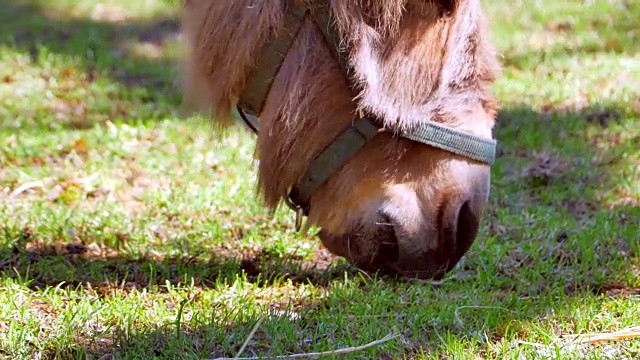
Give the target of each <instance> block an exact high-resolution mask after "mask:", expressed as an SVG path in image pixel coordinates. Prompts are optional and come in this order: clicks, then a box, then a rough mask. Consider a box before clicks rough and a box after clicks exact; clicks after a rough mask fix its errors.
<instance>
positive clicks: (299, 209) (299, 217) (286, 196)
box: [282, 189, 304, 232]
mask: <svg viewBox="0 0 640 360" xmlns="http://www.w3.org/2000/svg"><path fill="white" fill-rule="evenodd" d="M290 193H291V192H290V191H289V190H286V189H285V191H284V194H283V195H282V198H283V199H284V203H285V204H287V207H289V209H291V210H293V211H294V212H295V213H296V222H295V229H296V232H300V229H302V218H303V217H304V209H303V208H302V206H298V205H296V204H294V203H293V201H292V200H291V197H290V196H289V194H290Z"/></svg>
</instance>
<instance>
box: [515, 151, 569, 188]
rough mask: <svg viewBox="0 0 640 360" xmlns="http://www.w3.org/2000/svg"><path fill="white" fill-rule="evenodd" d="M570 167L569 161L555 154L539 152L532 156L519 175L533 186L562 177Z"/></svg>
mask: <svg viewBox="0 0 640 360" xmlns="http://www.w3.org/2000/svg"><path fill="white" fill-rule="evenodd" d="M569 169H571V163H570V162H569V161H568V160H566V159H563V158H561V157H559V156H557V155H554V154H550V153H541V154H537V155H535V156H534V158H533V160H532V161H531V164H530V165H529V166H528V167H526V168H525V169H524V170H523V171H522V174H521V176H522V177H526V178H527V179H528V180H529V182H530V183H531V184H532V185H533V186H535V187H538V186H547V185H549V184H550V183H551V182H552V181H554V180H557V179H559V178H560V177H562V176H563V175H564V174H565V173H566V172H567V170H569Z"/></svg>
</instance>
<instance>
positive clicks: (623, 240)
mask: <svg viewBox="0 0 640 360" xmlns="http://www.w3.org/2000/svg"><path fill="white" fill-rule="evenodd" d="M101 3H102V4H103V5H101V6H100V7H96V6H95V5H93V4H94V2H93V1H83V0H65V1H56V2H52V1H44V0H38V1H36V0H23V1H18V0H0V357H6V358H11V359H20V358H29V359H32V358H39V359H52V358H61V359H62V358H64V359H69V358H78V359H80V358H82V359H85V358H93V359H97V358H102V359H108V358H127V359H128V358H150V357H162V358H172V359H174V358H201V359H202V358H215V357H218V356H227V357H231V356H234V355H235V354H236V352H237V351H238V350H239V349H240V347H241V346H242V344H243V342H244V341H245V339H246V337H247V336H248V334H249V332H250V331H251V329H252V327H253V326H254V324H255V323H256V321H257V320H258V319H259V318H260V317H261V316H263V314H267V317H266V318H265V320H264V322H263V323H262V324H261V325H260V327H259V328H258V330H257V332H256V333H255V335H254V336H253V338H252V340H251V342H249V344H248V346H247V348H246V350H245V351H244V353H243V356H253V355H258V354H262V355H283V354H292V353H301V352H312V351H327V350H333V349H337V348H341V347H347V346H354V345H360V344H364V343H368V342H370V341H373V340H376V339H379V338H382V337H384V336H385V335H387V334H388V333H392V332H393V333H397V334H400V335H401V337H400V338H396V339H394V340H392V341H389V342H386V343H384V344H382V345H379V346H376V347H373V348H370V349H367V350H364V351H359V352H354V353H352V354H349V355H346V356H341V357H340V358H353V359H364V358H369V359H370V358H398V359H442V358H454V359H459V358H465V359H476V358H489V359H521V358H527V359H529V358H545V357H549V356H558V357H561V358H588V359H601V358H607V357H608V358H616V359H622V358H628V359H632V358H638V357H640V340H625V341H618V342H605V343H603V344H597V345H578V344H571V343H570V342H569V341H568V340H567V339H566V338H563V335H566V334H578V333H587V332H611V331H616V330H620V329H622V328H625V327H627V326H633V325H635V326H638V325H640V222H639V219H640V209H639V207H638V205H639V203H640V202H639V200H640V180H639V179H640V171H639V169H640V138H639V136H640V135H639V134H640V52H639V50H640V6H637V5H636V4H635V3H634V1H629V0H626V1H625V0H615V1H605V0H595V1H591V2H588V3H585V2H583V1H577V0H573V1H565V2H554V1H551V0H541V1H535V2H531V1H497V2H496V1H494V2H491V1H485V2H484V8H485V9H486V11H487V14H488V16H489V18H490V19H491V26H492V27H491V36H492V38H493V40H494V42H495V43H496V45H497V47H498V51H499V54H500V60H501V62H502V63H503V64H504V66H505V68H504V74H503V77H502V78H500V80H499V81H498V82H497V83H496V84H495V86H494V88H493V89H494V92H495V94H496V96H497V97H498V99H499V101H500V104H501V106H502V111H501V113H500V116H499V120H498V125H497V128H496V137H497V139H498V140H499V148H500V150H499V157H498V159H497V162H496V164H495V166H494V167H493V169H492V176H493V177H492V193H491V197H490V203H489V206H488V210H487V215H486V217H485V219H484V221H483V226H482V228H481V231H480V233H479V236H478V239H477V241H476V242H475V244H474V246H473V247H472V248H471V250H470V251H469V253H468V254H467V256H466V259H465V261H464V263H463V264H462V265H461V266H460V267H459V268H458V269H457V270H456V271H455V272H454V273H453V274H452V275H451V277H449V278H447V280H446V281H445V282H444V283H443V284H441V285H434V284H425V283H407V282H400V281H396V280H393V279H388V278H377V277H374V278H371V277H369V276H367V275H364V274H362V273H360V272H358V271H357V270H356V269H353V268H352V267H351V266H349V265H348V264H346V263H345V262H344V261H343V260H341V259H337V258H334V257H331V256H330V255H328V254H327V252H326V251H325V250H323V249H322V247H321V245H320V243H319V241H318V240H317V239H316V238H315V237H314V236H313V235H314V234H313V233H311V234H309V235H307V236H303V235H300V234H296V233H295V231H294V230H293V221H294V219H293V217H292V214H291V213H290V212H289V211H287V210H285V209H281V210H279V211H278V212H277V213H276V216H275V218H273V219H272V218H270V217H269V216H268V214H267V212H266V211H265V210H264V209H263V208H262V207H261V206H260V204H259V203H258V200H257V197H256V196H255V190H254V185H255V180H256V172H255V166H254V164H253V146H254V139H253V138H252V136H251V135H250V134H249V133H248V132H246V131H245V130H243V129H241V128H238V129H236V130H233V131H231V133H230V134H229V135H228V136H226V137H225V138H224V141H223V144H221V145H216V144H215V143H214V141H213V139H212V137H211V132H210V130H211V129H210V127H209V126H208V124H207V123H206V122H204V121H203V120H202V119H197V118H185V117H184V116H183V115H182V112H181V104H180V93H179V88H178V86H177V85H176V83H177V81H176V79H177V75H178V72H177V63H176V58H177V54H178V51H179V42H178V40H177V38H176V37H175V31H176V29H177V22H178V18H177V13H176V12H175V7H174V6H172V5H171V4H170V2H169V1H161V0H157V1H142V0H129V1H123V0H110V1H101ZM25 184H27V185H28V184H31V185H30V187H29V188H28V189H26V190H24V191H23V192H21V193H20V194H18V195H16V196H11V195H12V193H14V191H16V190H17V189H20V187H21V186H23V185H25ZM527 343H538V344H542V345H544V346H545V347H541V346H540V345H532V344H527ZM103 356H104V357H103Z"/></svg>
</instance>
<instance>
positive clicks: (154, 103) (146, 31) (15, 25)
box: [0, 0, 181, 130]
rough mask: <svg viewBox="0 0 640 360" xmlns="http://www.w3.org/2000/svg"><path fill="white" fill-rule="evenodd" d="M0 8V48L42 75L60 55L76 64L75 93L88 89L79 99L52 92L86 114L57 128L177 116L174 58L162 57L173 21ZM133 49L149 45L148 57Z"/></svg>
mask: <svg viewBox="0 0 640 360" xmlns="http://www.w3.org/2000/svg"><path fill="white" fill-rule="evenodd" d="M0 8H1V10H0V46H5V47H6V48H7V49H9V50H10V51H16V52H19V53H22V54H28V56H29V58H30V60H31V63H32V64H37V65H38V66H39V67H40V68H43V69H48V68H49V67H53V68H54V69H55V68H56V66H58V67H59V66H60V64H58V63H57V62H56V63H55V64H53V63H52V59H51V58H50V57H49V55H51V54H53V55H62V56H64V58H65V59H71V60H70V61H72V63H73V64H76V65H77V67H76V68H74V69H73V71H76V70H77V71H80V72H84V74H76V73H73V75H71V76H73V79H74V81H76V84H75V87H76V88H78V87H80V88H84V89H86V90H87V91H88V93H87V94H86V95H83V96H82V97H83V99H79V100H78V99H76V98H75V97H74V96H73V95H68V94H66V93H65V92H62V93H54V96H57V97H59V98H60V100H61V101H62V102H66V103H68V106H71V107H76V108H79V107H82V110H83V111H81V112H80V115H78V116H76V117H78V119H74V120H73V121H68V122H64V121H60V119H57V120H58V121H59V122H61V124H56V125H62V126H57V128H62V129H65V128H71V129H76V128H87V127H92V126H93V125H94V124H95V123H96V122H99V121H100V120H102V119H104V117H105V116H107V117H108V119H109V120H112V121H125V122H126V121H138V120H139V119H144V120H147V119H152V120H153V119H162V118H164V117H168V116H172V115H174V114H176V113H178V112H179V111H180V110H181V94H180V89H179V84H178V67H177V64H176V61H175V59H171V58H170V57H169V56H167V54H166V53H165V49H166V47H167V46H168V44H170V43H171V42H172V41H174V40H176V39H177V38H178V31H179V19H178V18H177V17H172V16H160V17H152V18H150V19H146V18H145V19H134V20H123V21H119V22H115V21H107V20H104V21H102V20H92V19H90V18H86V17H71V18H66V17H64V15H66V14H59V15H60V16H58V15H56V14H55V11H54V10H48V9H45V8H44V7H41V6H40V5H36V4H32V3H29V2H21V1H11V0H3V1H0ZM132 44H133V45H132ZM136 44H137V45H142V46H147V48H148V49H150V50H149V52H150V53H149V54H147V53H144V51H142V52H136V51H135V50H132V48H131V46H135V45H136ZM128 46H129V47H128ZM61 71H63V75H69V74H71V73H70V71H71V69H69V70H64V69H62V70H61ZM64 72H67V74H65V73H64ZM63 75H61V76H63ZM43 76H48V75H43ZM7 77H8V78H6V79H5V80H4V81H5V82H9V83H10V82H11V81H12V80H11V77H12V76H11V74H9V75H7ZM105 81H106V82H105ZM113 82H115V83H116V84H117V86H119V87H121V89H119V90H118V91H113V89H112V88H109V85H108V83H113ZM91 85H95V86H93V87H91ZM96 92H99V94H96ZM92 96H95V99H94V98H91V97H92ZM96 102H98V104H95V103H96ZM34 105H36V106H37V104H34ZM18 115H19V114H18ZM47 115H49V114H47V113H46V112H44V113H42V114H40V113H38V114H36V115H35V116H36V117H40V118H46V117H47ZM48 119H51V120H47V121H49V122H52V121H55V120H56V119H55V118H53V117H50V118H48ZM0 120H1V119H0ZM103 121H104V120H103ZM3 123H4V122H3V121H0V128H1V127H5V126H9V125H7V124H3ZM36 123H37V121H36ZM37 125H38V126H39V127H40V130H47V129H48V128H49V125H51V124H48V123H44V124H38V123H37Z"/></svg>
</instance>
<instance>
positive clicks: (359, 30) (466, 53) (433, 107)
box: [183, 0, 499, 233]
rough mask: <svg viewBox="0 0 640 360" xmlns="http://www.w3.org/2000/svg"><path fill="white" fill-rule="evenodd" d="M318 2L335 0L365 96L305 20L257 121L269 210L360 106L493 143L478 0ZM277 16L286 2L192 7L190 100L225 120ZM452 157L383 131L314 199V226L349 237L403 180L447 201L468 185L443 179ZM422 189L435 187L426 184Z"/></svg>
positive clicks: (492, 65) (398, 124) (395, 124)
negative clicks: (369, 209) (378, 201)
mask: <svg viewBox="0 0 640 360" xmlns="http://www.w3.org/2000/svg"><path fill="white" fill-rule="evenodd" d="M307 1H311V0H307ZM313 1H331V6H332V9H333V14H334V17H335V19H336V20H337V23H338V26H339V29H340V30H341V33H342V34H343V41H346V42H348V43H349V44H350V45H351V47H352V52H351V53H350V55H349V59H350V63H351V65H352V66H353V68H354V73H353V76H354V78H355V79H356V80H357V81H358V83H359V84H360V86H361V88H362V92H361V93H360V94H351V93H350V90H349V87H348V84H347V79H345V78H344V77H343V76H342V75H341V72H340V70H339V68H338V66H337V63H336V61H335V60H334V59H333V58H332V57H331V55H330V52H329V49H328V48H327V45H326V43H325V42H324V39H323V37H322V34H321V32H320V31H319V29H318V27H317V26H316V25H315V24H314V23H313V22H312V21H311V19H306V20H305V23H304V24H303V28H302V30H301V31H300V33H299V35H298V37H297V38H296V40H295V42H294V44H293V46H292V48H291V50H290V52H289V54H288V55H287V57H286V59H285V61H284V63H283V64H282V67H281V69H280V71H279V74H278V76H277V77H276V78H275V80H274V83H273V85H272V88H271V91H270V93H269V95H268V98H267V100H266V102H265V105H264V108H263V112H262V114H261V131H260V136H259V138H258V143H257V152H258V154H259V156H260V159H261V162H260V166H259V188H260V189H261V192H262V194H263V195H264V199H265V202H266V204H267V205H268V206H269V207H271V208H275V207H276V206H277V204H278V203H279V201H280V197H281V196H282V194H283V192H284V191H285V189H287V188H288V187H289V186H291V185H293V184H294V183H295V182H296V181H297V180H298V179H299V178H300V176H302V174H303V172H304V171H305V170H306V168H307V166H308V164H309V163H310V161H311V160H312V159H313V158H314V157H315V156H316V155H317V154H318V153H319V152H320V151H321V150H322V148H324V147H325V146H326V145H327V144H328V143H330V142H331V140H332V139H333V138H335V136H336V135H337V134H338V133H340V132H341V131H342V130H344V129H345V128H346V127H348V126H349V125H350V124H351V121H352V119H353V116H354V114H355V112H356V111H357V110H363V111H365V112H367V113H369V114H372V115H374V116H375V117H376V118H377V119H379V121H380V122H381V123H382V124H384V126H385V127H387V128H389V129H391V130H400V129H402V128H405V127H407V126H410V125H413V124H416V123H419V122H420V121H425V120H432V121H437V122H441V123H445V124H449V125H451V126H454V127H456V128H458V129H461V130H465V131H469V132H472V133H476V134H478V135H481V136H486V137H490V136H491V133H490V131H491V130H490V129H491V127H492V125H493V121H494V120H493V119H494V115H495V111H496V105H495V103H494V101H493V98H492V97H491V95H490V93H489V90H488V85H489V83H490V82H492V81H493V80H494V78H495V76H496V73H497V71H498V70H499V68H498V65H497V63H496V61H495V59H494V55H493V52H492V49H491V47H490V46H489V44H488V43H487V41H486V39H485V32H486V31H485V29H484V20H483V18H482V15H481V13H480V9H479V0H457V1H456V0H452V1H426V0H425V1H420V0H349V1H345V0H313ZM313 1H311V2H313ZM282 9H283V7H282V1H280V0H261V1H258V0H252V1H250V0H215V1H213V0H189V1H188V2H187V3H186V4H185V15H184V21H183V30H184V34H185V37H186V40H187V44H188V49H187V50H188V53H189V54H188V55H189V56H188V57H187V59H186V62H185V65H186V66H185V88H186V99H187V101H188V102H189V103H190V104H200V105H204V108H205V109H206V110H209V111H212V112H213V115H212V116H213V119H214V122H215V123H217V124H219V125H222V126H226V125H228V124H229V121H228V119H229V114H230V111H231V109H232V106H234V105H235V103H236V101H237V98H238V96H239V95H240V93H241V91H242V89H243V87H244V85H245V81H246V79H247V78H248V76H249V74H250V72H251V71H252V70H253V65H254V61H255V60H256V58H257V56H258V54H259V50H260V47H261V46H262V45H263V44H264V43H265V41H267V40H268V37H269V36H272V35H273V34H275V33H277V32H279V31H282V30H283V29H282V23H281V19H282V15H283V14H282V11H283V10H282ZM354 97H355V98H356V100H357V101H353V100H354ZM425 159H428V160H425ZM451 159H458V160H460V161H463V160H462V159H461V158H460V157H456V156H454V155H453V154H449V153H444V152H442V151H439V150H435V149H433V148H429V147H425V146H423V145H420V144H416V143H413V142H410V141H407V140H404V139H399V138H397V137H392V136H390V135H382V136H380V137H378V138H376V139H375V140H374V141H373V142H371V143H370V144H368V145H367V146H366V147H365V148H364V149H362V150H361V151H360V152H359V153H358V154H357V155H356V157H355V158H354V159H352V160H351V161H350V162H349V164H348V166H345V167H344V168H343V169H342V170H341V171H340V172H339V173H338V174H335V175H334V176H333V177H332V178H331V180H330V181H329V183H328V184H326V185H325V186H323V187H322V188H321V189H320V190H319V191H318V192H317V193H316V194H315V195H314V197H313V198H312V213H311V214H310V220H311V221H313V222H315V223H320V224H322V226H323V227H324V228H325V229H327V231H330V232H333V233H338V232H340V231H345V228H347V227H348V226H352V224H353V223H354V222H357V221H358V219H359V218H362V217H363V212H365V211H367V210H366V208H367V206H368V205H366V202H367V201H368V200H369V199H372V198H374V195H379V196H385V195H384V194H385V192H388V191H389V190H388V188H386V187H385V186H387V185H390V184H399V183H405V184H408V185H407V186H409V187H413V188H415V189H416V191H417V192H418V193H420V194H421V195H419V196H420V197H421V198H420V199H421V200H422V201H426V200H427V199H429V201H440V200H438V199H440V198H444V197H446V196H448V195H445V193H444V192H446V191H448V192H455V191H458V190H457V189H460V188H461V186H463V185H461V184H458V183H456V182H455V181H454V180H453V179H451V178H450V175H447V174H450V173H451V166H450V165H447V161H448V160H451ZM463 176H464V175H463ZM364 179H367V180H364ZM425 179H426V180H425ZM426 182H429V183H430V184H433V186H431V185H429V186H431V187H429V188H428V189H425V185H424V184H425V183H426ZM418 188H420V189H419V190H418ZM449 197H450V196H449ZM371 201H373V200H371ZM356 204H360V205H362V206H356ZM372 206H373V205H372ZM433 211H435V210H429V209H425V210H424V211H423V212H425V214H426V213H429V214H431V212H433ZM431 215H433V214H431Z"/></svg>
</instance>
